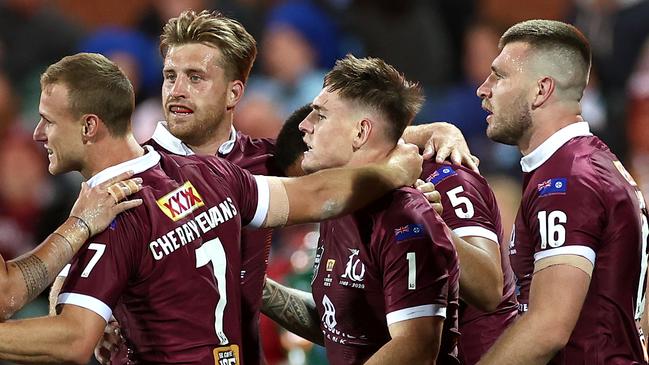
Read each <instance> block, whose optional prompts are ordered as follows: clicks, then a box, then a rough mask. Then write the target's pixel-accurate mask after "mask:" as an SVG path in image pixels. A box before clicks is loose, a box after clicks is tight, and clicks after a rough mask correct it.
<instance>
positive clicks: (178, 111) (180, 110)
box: [168, 104, 194, 115]
mask: <svg viewBox="0 0 649 365" xmlns="http://www.w3.org/2000/svg"><path fill="white" fill-rule="evenodd" d="M168 109H169V111H170V112H171V113H172V114H175V115H190V114H193V113H194V111H193V110H192V109H191V108H189V107H187V106H184V105H177V104H171V105H169V107H168Z"/></svg>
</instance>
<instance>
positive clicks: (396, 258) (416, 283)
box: [379, 197, 450, 325]
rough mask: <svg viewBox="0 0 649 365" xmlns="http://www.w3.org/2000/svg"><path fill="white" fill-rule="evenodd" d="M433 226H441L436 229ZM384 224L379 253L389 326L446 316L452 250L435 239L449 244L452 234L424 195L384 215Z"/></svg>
mask: <svg viewBox="0 0 649 365" xmlns="http://www.w3.org/2000/svg"><path fill="white" fill-rule="evenodd" d="M434 225H439V226H440V227H438V228H437V229H434V228H433V226H434ZM383 226H384V229H382V230H381V232H382V235H383V237H382V239H381V242H382V245H381V247H380V252H379V255H380V256H379V257H380V258H381V269H382V272H383V293H384V298H385V310H386V319H387V323H388V325H389V324H392V323H395V322H399V321H403V320H408V319H414V318H418V317H428V316H442V317H445V316H446V306H447V298H448V293H449V274H448V256H447V254H448V252H446V251H445V249H444V248H443V247H442V246H438V245H436V243H435V242H433V241H432V240H431V237H436V239H439V240H440V241H444V240H448V241H446V242H445V243H448V244H449V245H450V237H449V236H448V235H449V232H448V231H446V232H444V230H443V229H442V228H441V226H443V222H442V221H441V219H440V218H439V216H437V214H436V213H434V212H433V211H432V209H431V208H430V207H429V206H428V203H427V202H426V201H425V199H423V197H422V199H419V200H410V201H408V202H407V203H406V204H405V205H404V206H403V208H402V209H399V210H398V212H396V213H391V214H390V215H389V216H386V219H385V221H384V222H383ZM440 229H441V235H440ZM433 235H436V236H433Z"/></svg>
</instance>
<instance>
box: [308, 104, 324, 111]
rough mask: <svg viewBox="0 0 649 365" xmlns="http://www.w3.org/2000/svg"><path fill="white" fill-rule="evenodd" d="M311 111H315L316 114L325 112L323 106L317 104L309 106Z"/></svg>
mask: <svg viewBox="0 0 649 365" xmlns="http://www.w3.org/2000/svg"><path fill="white" fill-rule="evenodd" d="M311 109H313V110H315V111H317V112H326V111H327V108H325V107H324V106H323V105H318V104H311Z"/></svg>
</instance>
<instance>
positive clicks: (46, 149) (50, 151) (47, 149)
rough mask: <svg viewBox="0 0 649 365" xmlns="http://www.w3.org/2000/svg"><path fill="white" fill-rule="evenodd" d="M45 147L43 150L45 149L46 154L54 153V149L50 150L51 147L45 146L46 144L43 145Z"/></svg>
mask: <svg viewBox="0 0 649 365" xmlns="http://www.w3.org/2000/svg"><path fill="white" fill-rule="evenodd" d="M43 147H45V151H47V156H48V157H49V156H52V155H53V154H54V151H52V149H51V148H49V147H47V145H43Z"/></svg>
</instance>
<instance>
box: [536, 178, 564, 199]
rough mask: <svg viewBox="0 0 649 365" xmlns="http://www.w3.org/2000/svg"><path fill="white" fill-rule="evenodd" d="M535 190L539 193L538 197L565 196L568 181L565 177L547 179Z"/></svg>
mask: <svg viewBox="0 0 649 365" xmlns="http://www.w3.org/2000/svg"><path fill="white" fill-rule="evenodd" d="M536 188H537V190H538V191H539V196H547V195H554V194H565V193H566V191H567V190H568V179H566V178H565V177H555V178H554V179H547V180H545V181H543V182H542V183H539V184H538V185H537V186H536Z"/></svg>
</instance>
